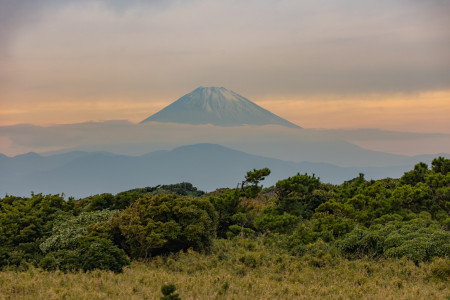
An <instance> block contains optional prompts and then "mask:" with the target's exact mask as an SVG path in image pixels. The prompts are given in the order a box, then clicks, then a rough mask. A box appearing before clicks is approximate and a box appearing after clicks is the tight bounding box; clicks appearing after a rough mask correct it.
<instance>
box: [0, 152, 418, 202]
mask: <svg viewBox="0 0 450 300" xmlns="http://www.w3.org/2000/svg"><path fill="white" fill-rule="evenodd" d="M23 158H24V157H23V156H16V157H2V159H1V161H2V165H1V166H0V167H1V168H2V171H3V172H1V173H0V195H2V196H3V195H4V194H6V193H8V194H12V195H17V196H27V195H29V194H30V192H31V191H34V192H35V193H44V194H48V193H53V194H54V193H65V194H66V195H67V196H75V197H85V196H88V195H93V194H98V193H106V192H108V193H117V192H120V191H124V190H129V189H132V188H136V187H145V186H155V185H158V184H171V183H177V182H182V181H188V182H191V183H192V184H194V186H196V187H198V188H199V189H202V190H207V191H211V190H214V189H216V188H220V187H236V185H237V184H238V183H239V182H240V181H241V180H242V179H243V177H244V175H245V173H246V172H247V171H249V170H252V169H254V168H256V169H259V168H264V167H268V168H269V169H271V171H272V173H271V175H270V176H268V178H267V179H266V180H265V181H264V182H263V183H264V185H265V186H270V185H273V184H275V183H276V182H277V181H278V180H280V179H284V178H287V177H289V176H293V175H295V174H296V173H298V172H300V173H305V172H308V173H309V174H312V173H314V174H316V176H318V177H320V178H321V180H322V181H323V182H330V183H341V182H343V181H345V180H349V179H351V178H354V177H356V176H358V174H359V173H360V172H361V173H365V174H366V178H367V179H370V178H373V179H378V178H383V177H400V176H401V175H402V174H403V172H405V171H407V170H410V169H412V167H413V164H411V165H404V166H390V167H339V166H335V165H332V164H327V163H309V162H301V163H293V162H288V161H283V160H278V159H273V158H267V157H262V156H257V155H251V154H247V153H244V152H240V151H236V150H232V149H230V148H226V147H222V146H219V145H215V144H196V145H191V146H183V147H179V148H176V149H174V150H171V151H156V152H152V153H149V154H146V155H143V156H126V155H116V154H112V153H105V152H94V153H81V152H79V153H68V154H66V155H64V159H62V156H60V155H52V156H48V157H42V156H39V155H37V154H32V155H28V156H27V160H28V163H29V164H30V165H32V166H33V167H31V168H29V169H27V168H26V166H25V165H24V164H23ZM34 161H36V162H37V163H34ZM37 165H39V168H36V166H37Z"/></svg>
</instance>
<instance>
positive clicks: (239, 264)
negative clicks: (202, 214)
mask: <svg viewBox="0 0 450 300" xmlns="http://www.w3.org/2000/svg"><path fill="white" fill-rule="evenodd" d="M251 255H254V257H255V259H254V260H253V261H248V260H245V259H242V258H243V257H246V256H251ZM449 265H450V261H449V260H448V259H442V258H438V259H435V260H434V261H433V262H431V263H421V264H420V265H419V266H416V265H415V264H414V262H412V261H410V260H406V259H379V260H373V259H367V258H365V259H357V260H347V259H343V258H340V257H336V258H335V259H334V260H333V261H332V262H330V263H328V264H326V265H324V266H322V267H317V266H314V265H312V264H311V261H310V259H308V258H306V257H302V258H298V257H292V256H289V255H286V254H285V253H280V252H278V253H273V249H272V248H271V247H267V246H264V245H263V244H262V243H258V242H255V241H249V240H247V239H236V240H234V241H224V240H219V241H217V242H216V243H215V246H214V253H212V254H208V255H206V254H202V253H198V252H194V251H189V250H188V251H186V252H179V253H176V254H172V255H169V256H159V257H155V258H154V259H152V260H150V261H149V262H136V261H135V262H133V263H132V265H131V266H130V267H126V268H124V272H123V273H120V274H117V273H114V272H111V271H100V270H94V271H90V272H86V273H83V272H75V273H63V272H60V271H55V272H45V271H42V270H41V269H36V268H29V269H28V270H27V271H23V272H17V271H5V272H1V273H0V298H1V299H38V298H40V299H160V297H161V296H162V294H161V291H160V289H161V286H162V285H163V284H166V283H173V284H175V285H176V287H177V293H179V294H180V297H181V299H449V297H450V288H449V285H448V281H446V277H445V276H444V277H442V274H443V273H442V272H441V273H439V270H442V269H443V268H447V272H448V267H449Z"/></svg>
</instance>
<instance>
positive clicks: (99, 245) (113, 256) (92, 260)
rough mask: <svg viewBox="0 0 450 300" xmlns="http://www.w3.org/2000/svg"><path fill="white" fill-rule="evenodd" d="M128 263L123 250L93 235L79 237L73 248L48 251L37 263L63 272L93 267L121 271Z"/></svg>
mask: <svg viewBox="0 0 450 300" xmlns="http://www.w3.org/2000/svg"><path fill="white" fill-rule="evenodd" d="M129 264H130V261H129V260H128V257H127V256H126V254H125V251H123V250H122V249H119V248H118V247H117V246H116V245H114V244H113V243H112V242H111V241H110V240H107V239H102V238H93V237H83V238H80V239H79V245H78V247H77V248H76V249H75V250H71V249H63V250H59V251H54V252H50V253H48V254H47V255H46V256H45V257H44V258H43V259H42V260H41V261H40V263H39V266H40V267H41V268H43V269H44V270H48V271H52V270H56V269H59V270H61V271H64V272H73V271H77V270H83V271H90V270H94V269H100V270H111V271H114V272H116V273H121V272H122V269H123V267H124V266H127V265H129Z"/></svg>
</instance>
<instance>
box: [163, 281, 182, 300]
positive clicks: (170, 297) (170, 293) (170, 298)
mask: <svg viewBox="0 0 450 300" xmlns="http://www.w3.org/2000/svg"><path fill="white" fill-rule="evenodd" d="M175 290H176V287H175V285H174V284H164V285H163V286H162V287H161V293H162V294H163V296H162V297H161V300H180V299H181V298H180V296H179V295H178V294H174V293H175Z"/></svg>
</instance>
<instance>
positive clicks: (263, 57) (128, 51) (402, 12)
mask: <svg viewBox="0 0 450 300" xmlns="http://www.w3.org/2000/svg"><path fill="white" fill-rule="evenodd" d="M448 15H450V4H449V2H448V1H439V0H432V1H418V0H399V1H387V0H381V1H360V0H359V1H356V0H336V1H325V0H317V1H312V0H307V1H294V0H279V1H275V0H246V1H236V0H222V1H207V0H195V1H194V0H192V1H175V0H174V1H162V0H155V1H143V0H133V1H119V0H115V1H108V0H91V1H88V0H81V1H68V0H65V1H61V0H60V1H57V0H24V1H21V0H0V44H1V45H2V47H1V49H2V50H0V51H3V52H1V53H0V69H1V70H2V71H0V93H2V100H1V101H2V102H3V103H4V105H6V106H8V105H12V104H13V103H18V102H20V103H23V104H24V105H26V104H29V103H32V102H40V101H44V100H45V101H55V102H57V101H74V102H77V101H79V102H82V101H86V100H89V101H95V99H108V98H109V99H116V98H121V99H128V100H129V101H141V100H142V99H148V101H161V99H163V98H164V99H167V100H175V99H176V98H178V97H179V96H181V95H182V94H184V93H186V92H188V91H190V90H192V89H194V88H196V87H197V86H200V85H203V86H208V85H219V86H225V87H228V88H230V89H233V90H236V91H237V92H239V93H242V94H244V95H246V96H247V97H249V98H250V99H258V98H260V97H265V98H267V97H273V98H275V99H277V98H282V97H291V98H295V97H298V96H302V97H303V98H305V97H308V96H311V95H322V94H330V93H334V94H339V95H356V94H370V93H375V94H383V93H405V94H408V93H418V92H422V91H433V90H448V89H449V88H450V51H449V49H450V31H449V30H448V28H450V19H449V18H448ZM5 50H6V51H5ZM313 98H315V97H313Z"/></svg>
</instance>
